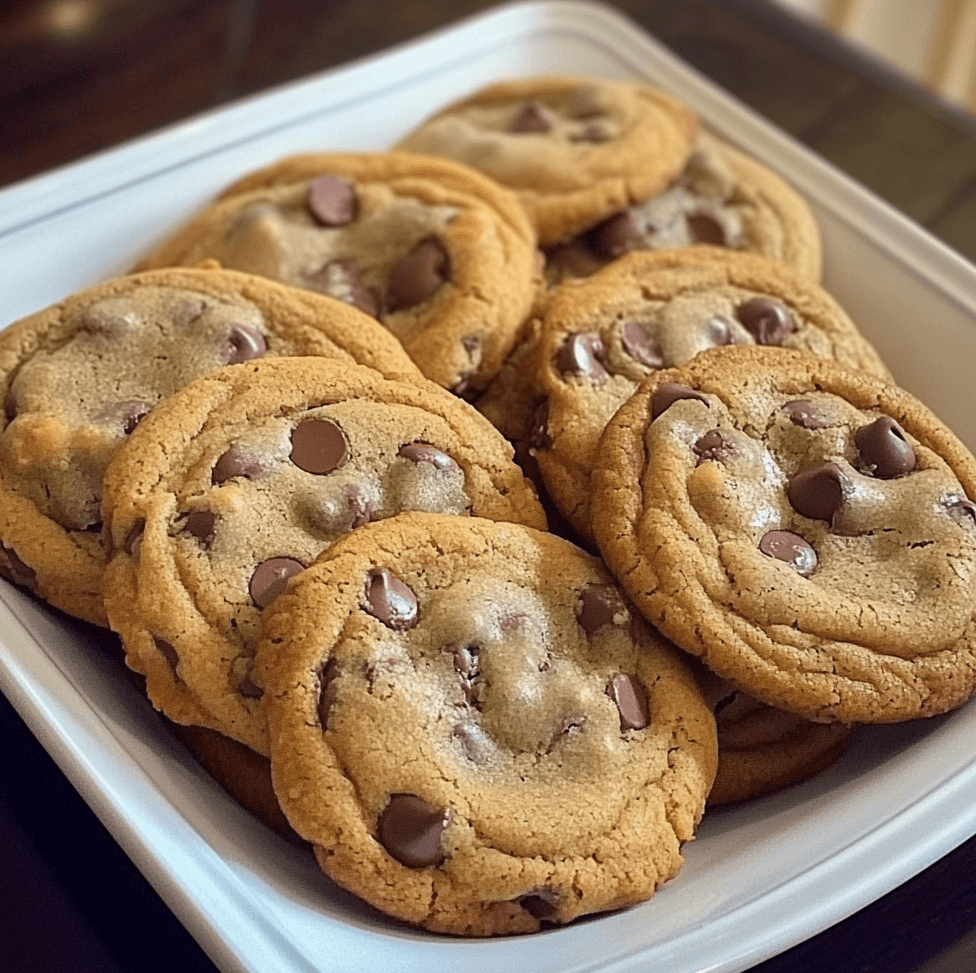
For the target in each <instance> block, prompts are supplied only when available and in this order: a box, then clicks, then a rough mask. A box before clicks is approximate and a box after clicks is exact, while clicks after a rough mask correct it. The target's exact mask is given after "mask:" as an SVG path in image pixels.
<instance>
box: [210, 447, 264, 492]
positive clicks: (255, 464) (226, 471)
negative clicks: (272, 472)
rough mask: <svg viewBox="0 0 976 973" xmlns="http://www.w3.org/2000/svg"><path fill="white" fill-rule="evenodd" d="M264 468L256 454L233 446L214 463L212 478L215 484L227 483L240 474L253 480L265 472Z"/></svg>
mask: <svg viewBox="0 0 976 973" xmlns="http://www.w3.org/2000/svg"><path fill="white" fill-rule="evenodd" d="M263 470H264V466H263V465H262V464H261V461H260V460H259V459H258V458H257V457H256V456H253V455H251V454H250V453H244V452H241V450H239V449H234V448H233V447H231V448H230V449H228V450H227V452H226V453H223V454H222V455H221V456H220V458H219V459H218V460H217V462H216V463H214V468H213V472H212V473H211V474H210V480H211V482H212V483H213V484H214V485H215V486H216V485H218V484H220V483H226V482H227V481H228V480H232V479H234V477H238V476H240V477H243V478H244V479H246V480H251V479H253V478H254V477H256V476H258V475H259V474H260V473H261V472H263Z"/></svg>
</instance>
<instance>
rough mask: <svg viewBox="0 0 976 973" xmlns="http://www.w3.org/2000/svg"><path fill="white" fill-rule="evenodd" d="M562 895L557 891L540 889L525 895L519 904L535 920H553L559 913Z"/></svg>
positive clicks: (519, 900)
mask: <svg viewBox="0 0 976 973" xmlns="http://www.w3.org/2000/svg"><path fill="white" fill-rule="evenodd" d="M559 900H560V895H559V892H558V891H556V889H538V890H537V891H534V892H529V893H528V895H523V896H522V897H521V898H520V899H518V904H519V905H520V906H521V907H522V908H523V909H525V911H526V912H528V914H529V915H530V916H532V918H533V919H551V918H552V917H553V916H554V915H556V913H557V912H558V911H559Z"/></svg>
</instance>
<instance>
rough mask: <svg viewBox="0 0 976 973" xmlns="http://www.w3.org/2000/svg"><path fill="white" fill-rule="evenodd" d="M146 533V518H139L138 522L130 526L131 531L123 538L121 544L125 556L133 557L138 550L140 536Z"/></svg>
mask: <svg viewBox="0 0 976 973" xmlns="http://www.w3.org/2000/svg"><path fill="white" fill-rule="evenodd" d="M145 531H146V518H145V517H139V518H138V520H136V522H135V523H134V524H133V525H132V529H131V530H130V531H129V533H128V534H126V536H125V540H124V541H123V542H122V550H123V551H125V553H126V554H129V555H134V554H135V553H136V551H137V550H138V548H139V544H140V543H141V541H142V535H143V534H144V533H145Z"/></svg>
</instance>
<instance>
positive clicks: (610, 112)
mask: <svg viewBox="0 0 976 973" xmlns="http://www.w3.org/2000/svg"><path fill="white" fill-rule="evenodd" d="M696 130H697V119H696V118H695V116H694V114H693V113H692V112H691V111H690V109H688V108H687V107H686V106H685V105H683V104H682V103H681V102H680V101H679V100H678V99H676V98H674V97H673V96H671V95H669V94H666V93H665V92H663V91H659V90H658V89H656V88H652V87H650V86H649V85H643V84H635V83H628V82H622V81H610V80H607V79H602V78H587V77H575V76H570V75H541V76H534V77H528V78H522V79H519V80H515V81H503V82H499V83H497V84H492V85H489V86H488V87H485V88H482V89H480V90H479V91H476V92H475V93H474V94H472V95H469V96H467V97H465V98H462V99H460V100H458V101H455V102H453V103H451V104H449V105H447V106H446V107H444V108H442V109H441V110H440V111H438V112H436V113H435V114H434V115H433V116H431V117H430V118H428V119H427V120H426V121H424V122H423V123H422V124H421V125H419V126H418V127H417V128H416V129H415V130H414V131H413V132H411V133H410V134H408V135H407V136H406V138H404V139H403V140H402V141H401V142H400V143H399V144H398V145H397V148H398V149H405V150H407V151H410V152H422V153H425V154H429V155H436V156H445V157H447V158H451V159H456V160H457V161H459V162H462V163H465V164H467V165H469V166H473V167H475V168H477V169H480V170H481V171H482V172H484V173H486V174H487V175H489V176H490V177H491V178H492V179H495V180H496V181H497V182H499V183H501V184H502V185H503V186H507V187H509V188H510V189H512V190H513V191H514V192H515V194H516V196H517V197H518V199H519V201H520V202H521V203H522V205H523V206H524V207H525V210H526V212H527V213H528V214H529V218H530V220H531V221H532V224H533V226H534V227H535V229H536V231H537V233H538V236H539V243H540V245H541V246H543V247H549V246H553V245H554V244H557V243H565V242H567V241H569V240H571V239H572V238H573V237H575V236H576V235H577V234H579V233H580V232H582V231H583V230H585V229H588V228H590V227H592V226H593V225H594V224H595V223H597V222H599V221H600V220H603V219H605V218H606V217H607V216H609V215H610V214H612V213H616V212H617V211H619V210H621V209H623V208H624V207H627V206H630V205H632V204H634V203H636V202H638V201H640V200H643V199H647V198H648V197H649V196H653V195H655V194H657V193H659V192H661V191H663V190H664V189H666V188H667V187H668V186H669V185H670V184H671V182H672V181H673V180H674V179H675V177H677V176H678V175H679V174H680V173H681V171H682V170H683V168H684V166H685V162H686V160H687V158H688V154H689V151H690V149H691V144H692V142H693V140H694V137H695V132H696Z"/></svg>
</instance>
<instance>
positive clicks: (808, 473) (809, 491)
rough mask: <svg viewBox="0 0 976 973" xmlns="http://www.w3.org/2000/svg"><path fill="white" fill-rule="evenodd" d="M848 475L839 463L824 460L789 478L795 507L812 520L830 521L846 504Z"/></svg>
mask: <svg viewBox="0 0 976 973" xmlns="http://www.w3.org/2000/svg"><path fill="white" fill-rule="evenodd" d="M846 482H847V478H846V477H845V476H844V472H843V470H841V468H840V467H839V466H838V465H837V464H836V463H821V464H820V465H819V466H814V467H811V468H810V469H807V470H800V472H799V473H797V474H796V475H795V476H792V477H790V481H789V483H787V485H786V495H787V497H789V501H790V504H791V506H792V507H793V509H794V510H795V511H796V512H797V513H798V514H802V515H803V516H804V517H809V518H810V519H811V520H826V521H827V523H828V524H829V523H831V522H832V521H833V519H834V514H836V513H837V511H838V510H839V509H840V507H841V505H842V504H843V503H844V490H845V485H846Z"/></svg>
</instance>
